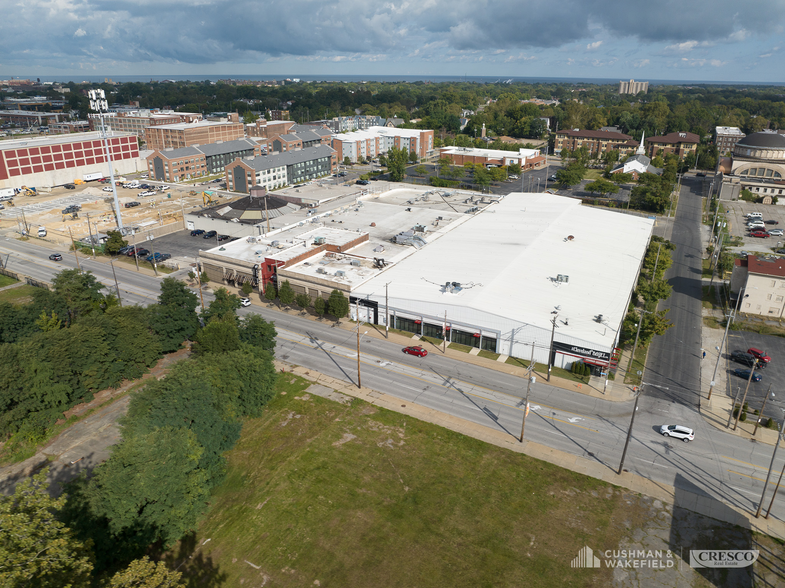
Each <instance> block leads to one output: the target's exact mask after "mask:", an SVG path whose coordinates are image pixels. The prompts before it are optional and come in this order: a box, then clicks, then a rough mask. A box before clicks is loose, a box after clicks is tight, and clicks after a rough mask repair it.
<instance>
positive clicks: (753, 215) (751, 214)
mask: <svg viewBox="0 0 785 588" xmlns="http://www.w3.org/2000/svg"><path fill="white" fill-rule="evenodd" d="M746 216H747V218H763V213H762V212H748V213H747V215H746Z"/></svg>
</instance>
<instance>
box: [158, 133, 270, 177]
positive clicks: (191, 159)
mask: <svg viewBox="0 0 785 588" xmlns="http://www.w3.org/2000/svg"><path fill="white" fill-rule="evenodd" d="M261 153H262V151H261V148H260V146H259V144H258V143H256V142H255V141H253V140H252V139H238V140H236V141H227V142H218V143H211V144H209V145H197V146H193V147H181V148H180V149H163V150H158V149H156V150H155V151H153V152H152V153H151V154H150V155H148V156H147V169H148V172H149V173H150V177H151V178H153V179H156V180H159V181H164V182H177V181H181V180H188V179H191V178H198V177H203V176H209V175H215V174H219V173H220V174H223V173H224V169H225V168H226V166H227V165H228V164H229V163H231V162H232V161H234V160H235V159H237V158H238V157H239V158H241V159H242V158H246V157H254V156H256V155H261Z"/></svg>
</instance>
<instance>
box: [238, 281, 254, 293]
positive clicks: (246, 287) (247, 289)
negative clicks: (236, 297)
mask: <svg viewBox="0 0 785 588" xmlns="http://www.w3.org/2000/svg"><path fill="white" fill-rule="evenodd" d="M240 291H241V292H242V293H243V295H244V296H250V295H251V292H253V286H251V284H250V282H243V285H242V286H241V287H240Z"/></svg>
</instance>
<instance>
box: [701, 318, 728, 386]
mask: <svg viewBox="0 0 785 588" xmlns="http://www.w3.org/2000/svg"><path fill="white" fill-rule="evenodd" d="M732 317H733V313H732V312H731V313H730V314H729V315H728V318H727V319H726V320H725V334H724V335H723V336H722V341H721V342H720V348H719V350H718V351H717V363H715V364H714V373H713V374H712V376H711V383H710V384H709V396H708V397H707V398H706V400H711V392H712V390H714V382H715V380H716V379H717V369H718V368H719V367H720V359H721V358H722V350H723V348H724V347H725V339H727V338H728V328H729V327H730V321H731V318H732Z"/></svg>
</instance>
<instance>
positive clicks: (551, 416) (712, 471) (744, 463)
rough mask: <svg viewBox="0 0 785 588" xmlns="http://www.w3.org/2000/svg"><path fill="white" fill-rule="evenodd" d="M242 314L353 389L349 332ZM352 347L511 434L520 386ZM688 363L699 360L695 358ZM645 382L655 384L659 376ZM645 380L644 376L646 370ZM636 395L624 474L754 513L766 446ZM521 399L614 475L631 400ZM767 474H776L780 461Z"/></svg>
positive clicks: (549, 435) (668, 384)
mask: <svg viewBox="0 0 785 588" xmlns="http://www.w3.org/2000/svg"><path fill="white" fill-rule="evenodd" d="M48 252H49V250H46V249H44V248H43V247H40V246H37V245H35V244H32V243H22V242H19V241H14V240H5V241H1V242H0V253H2V254H3V256H4V259H5V258H6V254H8V253H11V254H10V255H9V256H8V259H9V266H10V268H11V269H14V268H15V267H16V266H20V267H25V268H26V270H27V271H26V273H28V274H31V275H32V272H33V271H35V272H36V275H37V276H38V277H39V278H40V279H47V280H48V279H51V276H52V275H53V274H54V273H55V272H56V271H57V270H58V269H60V268H61V267H62V266H63V265H71V266H72V265H74V264H73V263H70V262H69V259H68V258H66V260H64V262H60V263H59V264H57V263H54V262H48V260H46V255H47V254H48ZM84 266H85V269H90V270H91V271H94V272H95V273H96V275H98V276H99V277H100V278H101V281H102V282H104V283H109V282H110V279H109V276H110V275H111V268H109V267H108V266H106V265H104V264H101V263H98V262H86V263H85V264H84ZM118 280H119V281H120V282H121V290H122V292H123V300H124V302H134V303H139V304H149V303H152V302H153V301H154V300H155V298H156V296H157V291H158V279H156V278H153V277H151V276H148V275H146V274H138V273H136V272H135V271H133V270H125V269H122V268H118ZM211 299H212V296H210V295H206V296H205V302H206V303H209V300H211ZM248 313H258V314H261V315H262V316H264V317H265V318H266V319H268V320H271V321H273V322H274V323H275V324H276V328H277V329H278V333H279V336H278V347H277V349H276V355H277V357H278V358H279V359H282V360H284V361H287V362H290V363H293V364H297V365H302V366H305V367H308V368H310V369H313V370H316V371H318V372H320V373H324V374H326V375H329V376H333V377H336V378H340V379H342V380H344V381H347V382H352V383H355V384H356V382H357V355H356V353H357V350H356V336H355V334H354V333H352V332H350V331H346V330H344V329H341V328H335V327H334V326H332V323H330V322H325V321H323V322H319V321H312V320H308V319H306V318H303V317H300V316H297V315H289V314H282V313H278V312H276V311H275V310H274V309H271V308H267V307H266V306H252V307H250V308H243V309H241V310H240V312H239V314H240V315H245V314H248ZM363 328H364V330H371V329H373V328H374V327H372V326H367V327H363ZM674 328H675V327H674ZM361 348H362V349H361V357H360V359H361V376H362V384H363V386H365V387H368V388H372V389H375V390H379V391H380V392H384V393H386V394H390V395H393V396H396V397H398V398H400V399H401V401H402V402H403V403H405V402H416V403H418V404H420V405H422V406H426V407H429V408H432V409H434V410H438V411H441V412H444V413H447V414H451V415H454V416H458V417H460V418H463V419H466V420H469V421H472V422H475V423H478V424H480V425H483V426H487V427H492V428H495V429H497V430H499V431H502V432H505V433H506V434H509V435H510V436H512V437H515V438H517V437H518V435H519V434H520V427H521V422H522V417H523V406H522V404H523V396H524V394H525V391H526V389H525V386H526V383H525V380H522V379H521V378H518V377H515V376H512V375H510V374H507V373H504V372H499V371H496V370H490V369H487V368H484V367H480V366H475V365H473V364H469V363H464V362H461V361H456V360H454V359H451V358H448V357H444V356H442V355H440V354H439V353H438V352H437V351H432V352H431V353H430V354H429V355H428V356H427V357H425V358H417V357H413V356H409V355H406V354H403V353H402V352H401V346H400V345H397V344H394V343H393V342H390V341H386V340H385V339H383V338H375V337H369V336H368V335H364V336H363V339H362V342H361ZM696 353H697V350H696ZM695 361H699V360H698V359H697V356H696V359H695ZM685 369H688V367H687V368H685ZM652 376H653V378H657V377H659V374H658V373H653V374H652ZM646 377H647V378H649V374H648V373H647V375H646ZM671 377H673V378H677V377H678V375H677V374H673V375H672V376H671ZM645 389H646V390H647V396H646V397H645V398H643V399H642V401H641V403H640V407H639V411H638V414H637V416H636V422H635V429H634V433H633V436H632V441H631V443H630V446H629V450H628V454H627V460H626V463H625V467H626V469H627V470H629V471H632V472H635V473H636V474H638V475H641V476H643V477H646V478H649V479H651V480H653V481H655V482H658V483H662V484H668V485H675V486H678V487H683V488H685V489H689V490H691V491H695V490H696V489H699V490H701V491H703V492H705V493H706V494H707V495H710V496H712V497H714V498H716V499H718V500H721V501H723V502H725V503H728V504H731V505H734V506H736V507H738V508H744V509H747V510H749V509H751V508H752V509H754V508H755V507H756V506H757V500H758V497H759V496H760V492H761V489H762V482H763V479H764V478H765V473H766V469H767V468H768V464H769V460H770V458H771V447H770V446H765V445H763V446H762V445H759V444H757V443H754V442H751V441H743V440H741V439H739V438H738V437H735V436H733V435H730V434H728V433H725V432H723V431H719V430H716V429H714V428H713V427H711V426H710V425H708V424H706V423H704V422H703V420H702V419H701V417H700V416H699V415H698V413H697V412H696V411H695V410H694V409H693V408H692V406H690V405H689V404H688V403H684V402H680V401H679V399H680V398H681V397H682V395H684V394H688V393H689V389H686V388H682V387H681V384H680V382H678V381H675V382H674V381H672V380H669V379H666V378H662V379H661V381H660V382H659V383H658V382H656V381H655V382H649V385H648V386H646V387H645ZM671 398H673V399H674V400H675V401H671ZM530 401H531V404H532V412H531V413H530V415H529V418H528V419H527V423H526V437H527V439H529V440H534V441H537V442H539V443H543V444H545V445H548V446H550V447H553V448H556V449H559V450H562V451H565V452H568V453H570V454H574V455H578V456H581V457H585V458H588V459H593V460H595V461H596V462H597V463H598V464H601V465H602V466H603V467H607V468H608V469H609V471H612V472H615V471H616V469H617V468H618V465H619V459H620V457H621V453H622V448H623V445H624V440H625V436H626V432H627V427H628V425H629V420H630V416H631V410H632V403H631V402H625V403H611V402H606V401H603V400H598V399H594V398H590V397H587V396H584V395H582V394H578V393H573V392H571V391H568V390H563V389H560V388H556V387H553V386H550V385H548V384H547V383H544V382H537V383H535V384H534V385H532V391H531V399H530ZM673 422H678V423H682V424H685V425H687V426H690V427H692V428H694V429H695V430H696V440H695V441H694V442H692V443H688V444H687V443H682V442H680V441H677V440H673V439H667V438H664V437H662V436H660V435H659V433H658V430H659V427H660V426H661V425H662V424H669V423H673ZM104 449H105V448H104ZM100 451H101V448H99V447H96V448H95V452H96V454H100ZM775 467H781V462H780V461H778V462H777V464H776V465H775ZM772 516H776V517H777V518H780V519H782V518H783V517H785V493H781V494H780V497H779V498H778V500H777V505H776V506H775V509H774V510H773V512H772Z"/></svg>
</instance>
